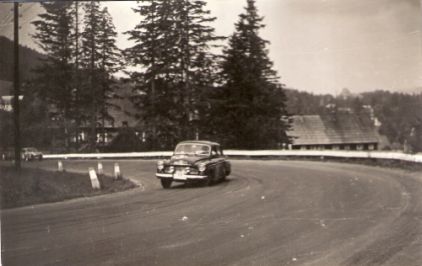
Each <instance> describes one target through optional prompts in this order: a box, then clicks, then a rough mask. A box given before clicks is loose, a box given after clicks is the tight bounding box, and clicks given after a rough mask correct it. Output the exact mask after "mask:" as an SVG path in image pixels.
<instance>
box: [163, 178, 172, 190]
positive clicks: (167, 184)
mask: <svg viewBox="0 0 422 266" xmlns="http://www.w3.org/2000/svg"><path fill="white" fill-rule="evenodd" d="M172 182H173V180H171V179H167V178H161V186H162V187H163V188H164V189H168V188H170V187H171V183H172Z"/></svg>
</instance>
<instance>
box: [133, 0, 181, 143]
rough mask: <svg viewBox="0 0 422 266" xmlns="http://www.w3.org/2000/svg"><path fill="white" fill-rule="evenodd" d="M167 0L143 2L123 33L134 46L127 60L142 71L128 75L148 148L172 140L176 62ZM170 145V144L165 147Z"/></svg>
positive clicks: (168, 0)
mask: <svg viewBox="0 0 422 266" xmlns="http://www.w3.org/2000/svg"><path fill="white" fill-rule="evenodd" d="M170 3H171V1H170V0H143V1H140V2H139V6H138V7H137V8H134V9H133V11H134V12H135V13H137V14H139V16H140V20H139V23H138V24H137V25H136V26H135V28H134V29H133V30H130V31H128V32H126V34H128V35H129V40H132V41H135V45H134V46H132V47H130V48H128V49H126V50H125V57H126V59H127V61H128V62H129V63H130V64H131V65H133V66H140V67H141V68H142V69H143V70H142V71H134V72H131V73H130V78H131V80H132V81H133V83H134V84H135V86H134V90H135V96H134V97H133V98H132V99H133V102H134V104H135V106H136V107H137V108H138V109H139V117H140V118H141V121H142V122H143V126H144V128H145V131H146V132H145V133H146V135H147V138H148V142H149V143H150V148H151V149H157V148H158V147H157V139H158V138H160V139H161V141H160V142H161V143H164V142H165V139H168V140H169V141H170V142H171V140H170V139H171V138H172V132H171V131H172V130H171V128H172V121H173V120H174V119H173V116H174V113H173V112H172V110H175V105H174V103H173V98H174V97H176V96H175V95H174V91H173V90H172V85H171V79H172V70H171V68H170V66H171V65H172V64H171V62H174V61H175V60H176V59H175V50H174V39H173V38H172V36H171V32H172V30H173V29H172V24H173V23H172V10H171V5H170ZM168 145H169V144H168Z"/></svg>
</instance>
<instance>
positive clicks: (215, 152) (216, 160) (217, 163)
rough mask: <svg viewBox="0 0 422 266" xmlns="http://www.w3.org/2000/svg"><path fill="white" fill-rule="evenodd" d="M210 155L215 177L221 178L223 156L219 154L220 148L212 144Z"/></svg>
mask: <svg viewBox="0 0 422 266" xmlns="http://www.w3.org/2000/svg"><path fill="white" fill-rule="evenodd" d="M211 156H212V157H213V159H212V160H213V164H214V171H215V178H216V179H217V180H218V179H221V178H223V175H224V171H225V169H224V158H223V155H222V154H221V149H220V148H219V147H218V146H217V145H214V146H212V149H211Z"/></svg>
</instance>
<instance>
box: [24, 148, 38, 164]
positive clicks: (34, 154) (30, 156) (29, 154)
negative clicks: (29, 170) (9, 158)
mask: <svg viewBox="0 0 422 266" xmlns="http://www.w3.org/2000/svg"><path fill="white" fill-rule="evenodd" d="M21 156H22V159H23V160H25V161H32V160H40V161H41V160H42V158H43V154H42V152H40V151H39V150H37V149H36V148H33V147H25V148H22V151H21Z"/></svg>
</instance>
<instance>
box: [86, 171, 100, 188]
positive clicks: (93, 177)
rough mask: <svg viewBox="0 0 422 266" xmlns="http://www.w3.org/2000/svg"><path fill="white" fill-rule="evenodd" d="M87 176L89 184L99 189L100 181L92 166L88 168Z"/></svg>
mask: <svg viewBox="0 0 422 266" xmlns="http://www.w3.org/2000/svg"><path fill="white" fill-rule="evenodd" d="M88 172H89V178H90V179H91V185H92V188H93V189H100V188H101V187H100V181H98V177H97V173H95V169H94V168H93V167H89V168H88Z"/></svg>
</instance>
